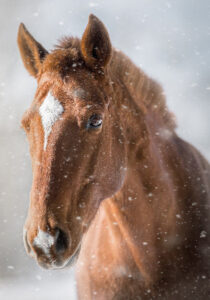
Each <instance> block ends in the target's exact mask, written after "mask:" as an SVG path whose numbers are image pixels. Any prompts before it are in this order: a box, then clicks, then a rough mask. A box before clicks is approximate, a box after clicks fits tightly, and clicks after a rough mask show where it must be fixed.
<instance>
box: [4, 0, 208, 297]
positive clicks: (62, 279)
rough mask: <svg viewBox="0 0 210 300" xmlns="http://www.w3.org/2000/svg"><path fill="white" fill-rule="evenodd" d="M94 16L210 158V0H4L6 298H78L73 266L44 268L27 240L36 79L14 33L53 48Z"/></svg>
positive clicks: (79, 31) (78, 33) (182, 131)
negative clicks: (27, 125)
mask: <svg viewBox="0 0 210 300" xmlns="http://www.w3.org/2000/svg"><path fill="white" fill-rule="evenodd" d="M90 13H94V14H95V15H96V16H98V17H99V18H101V19H102V21H103V22H104V23H105V25H106V27H107V28H108V31H109V33H110V36H111V40H112V44H113V45H114V46H115V47H117V48H119V49H121V50H123V51H124V52H125V53H126V54H127V55H128V56H129V57H131V58H132V60H133V61H134V62H135V63H136V64H137V65H139V66H140V67H142V68H143V69H144V70H145V71H146V72H147V73H148V74H149V75H150V76H152V77H154V78H155V79H157V80H158V81H159V82H160V83H161V84H162V85H163V87H164V89H165V92H166V95H167V101H168V105H169V107H170V109H171V110H172V111H173V112H174V113H175V114H176V116H177V121H178V124H179V128H178V130H177V131H178V133H179V134H180V135H181V136H182V137H184V138H185V139H186V140H188V141H190V142H191V143H193V144H194V145H195V146H196V147H197V148H198V149H199V150H200V151H201V152H202V153H203V154H204V155H205V156H206V157H207V158H208V159H210V121H209V117H210V18H209V16H210V1H209V0H202V1H197V0H185V1H183V0H172V1H166V0H159V1H155V0H150V1H148V0H98V1H97V0H96V1H93V2H90V1H85V0H83V1H82V0H77V1H75V0H36V1H33V0H18V1H17V0H0V20H1V21H0V22H1V26H0V104H1V106H0V300H3V299H4V300H10V299H11V300H13V299H15V300H25V299H27V300H36V299H39V300H48V299H51V300H59V299H62V300H67V299H71V300H74V299H76V296H75V281H74V274H73V271H72V269H65V270H61V271H53V272H52V271H44V270H41V269H40V268H39V267H38V266H36V264H35V261H33V260H32V259H30V258H28V257H27V256H26V254H25V251H24V248H23V244H22V227H23V224H24V219H25V217H26V213H27V208H28V203H29V191H30V185H31V166H30V159H29V154H28V145H27V142H26V138H25V135H24V133H23V132H22V131H21V130H20V128H19V123H20V119H21V115H22V114H23V112H24V111H25V109H26V108H27V107H28V106H29V104H30V102H31V101H32V98H33V96H34V93H35V89H36V82H35V80H34V79H33V78H32V77H30V76H29V75H28V74H27V72H26V70H25V69H24V67H23V64H22V61H21V59H20V56H19V52H18V49H17V45H16V36H17V29H18V25H19V23H20V22H24V23H25V24H26V26H27V27H28V29H29V31H30V32H31V33H32V34H33V35H34V37H35V38H36V39H37V40H38V41H39V42H41V43H42V44H43V45H44V47H45V48H46V49H49V50H50V49H52V47H53V45H54V44H55V43H56V40H57V39H58V38H59V37H61V36H62V35H68V34H70V35H76V36H79V37H81V35H82V33H83V30H84V28H85V26H86V24H87V21H88V15H89V14H90Z"/></svg>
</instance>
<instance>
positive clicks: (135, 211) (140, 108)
mask: <svg viewBox="0 0 210 300" xmlns="http://www.w3.org/2000/svg"><path fill="white" fill-rule="evenodd" d="M129 72H130V76H131V77H132V76H134V75H135V76H136V78H134V82H133V84H131V83H132V82H130V81H129V79H127V80H125V78H126V77H125V76H124V75H123V76H122V77H121V78H120V79H119V78H118V82H119V81H120V83H118V84H119V90H121V97H119V94H120V92H119V91H118V92H116V93H118V97H117V98H118V100H116V109H117V111H120V112H121V114H120V118H121V125H122V127H123V128H124V137H125V141H124V142H125V143H126V153H127V162H128V165H127V166H128V168H127V176H126V179H125V182H124V185H123V187H122V188H121V190H120V191H119V192H118V193H117V194H115V195H114V196H113V197H112V198H110V199H108V200H107V201H105V203H104V209H105V211H106V213H107V216H108V218H109V219H110V226H111V227H113V225H112V224H115V223H116V224H118V226H119V229H120V232H121V235H122V237H123V239H124V240H126V241H127V247H128V248H129V250H130V252H131V253H132V256H133V258H134V260H135V262H136V264H137V266H138V267H139V268H140V269H141V272H142V273H143V274H144V276H145V277H147V278H148V280H149V278H150V277H151V276H150V275H151V274H154V269H153V263H154V264H155V265H157V261H158V260H159V257H160V253H162V252H163V251H165V250H164V243H163V240H164V238H165V236H167V238H169V239H171V242H170V245H169V246H168V244H167V247H168V248H167V251H170V250H173V248H175V247H176V246H177V244H176V243H179V241H178V240H177V241H175V239H173V237H174V236H176V234H178V233H177V232H176V228H175V226H174V224H175V223H176V216H177V215H179V210H180V209H181V208H180V207H178V204H177V201H175V196H174V188H175V187H174V183H173V180H172V179H171V178H170V176H168V172H169V171H170V170H168V167H167V161H166V160H165V157H164V154H163V153H162V150H163V149H164V148H165V147H167V145H168V144H169V143H171V141H170V140H171V139H173V136H174V132H173V128H172V126H171V127H170V125H171V124H172V123H170V121H171V120H169V113H167V109H166V107H165V106H164V105H165V102H164V99H162V97H163V96H162V94H161V89H160V88H159V87H158V88H157V85H156V84H155V83H154V82H153V81H152V80H150V79H149V78H148V77H146V75H144V74H143V73H141V72H140V71H139V70H138V69H137V68H135V67H133V66H131V67H130V69H129ZM129 72H128V73H129ZM127 75H128V74H126V76H127ZM142 76H143V78H142ZM151 97H152V98H153V100H151V99H150V98H151ZM155 97H157V98H159V102H158V100H157V101H156V99H155ZM119 99H121V100H119ZM147 101H148V102H149V101H150V103H146V102H147ZM145 103H146V104H145ZM156 105H159V106H160V107H159V108H158V109H156V108H157V107H156ZM164 111H165V112H166V114H165V115H164V114H163V112H164ZM118 117H119V115H118ZM114 230H115V229H114ZM157 234H158V236H157ZM164 235H165V236H164ZM116 240H117V239H116ZM148 247H149V248H150V251H148V250H147V249H148ZM169 248H170V249H169Z"/></svg>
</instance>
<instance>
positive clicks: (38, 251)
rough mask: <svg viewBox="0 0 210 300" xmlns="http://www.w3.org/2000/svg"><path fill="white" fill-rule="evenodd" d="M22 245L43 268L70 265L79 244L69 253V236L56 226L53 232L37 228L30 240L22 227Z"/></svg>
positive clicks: (78, 248) (77, 252) (76, 253)
mask: <svg viewBox="0 0 210 300" xmlns="http://www.w3.org/2000/svg"><path fill="white" fill-rule="evenodd" d="M24 245H25V249H26V252H27V253H28V254H29V255H30V256H31V257H33V258H35V259H36V261H37V262H38V264H39V265H40V266H41V267H43V268H45V269H59V268H64V267H65V266H67V265H72V264H73V263H74V262H75V261H76V259H77V257H78V255H79V252H80V245H78V246H77V248H76V249H75V250H74V251H73V253H72V254H69V251H70V248H71V241H70V236H69V234H68V233H66V232H64V231H63V230H61V229H59V228H56V229H55V230H54V231H53V233H49V232H47V231H43V230H41V229H40V228H39V230H38V232H37V235H36V236H35V237H34V238H33V240H31V241H29V239H28V236H27V230H26V229H24ZM71 252H72V251H71Z"/></svg>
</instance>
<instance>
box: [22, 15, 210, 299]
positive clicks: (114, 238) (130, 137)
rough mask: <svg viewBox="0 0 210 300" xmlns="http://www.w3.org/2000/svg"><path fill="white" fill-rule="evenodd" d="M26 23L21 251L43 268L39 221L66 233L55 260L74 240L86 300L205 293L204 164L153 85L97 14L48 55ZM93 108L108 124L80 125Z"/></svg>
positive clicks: (207, 185) (209, 293) (209, 265)
mask: <svg viewBox="0 0 210 300" xmlns="http://www.w3.org/2000/svg"><path fill="white" fill-rule="evenodd" d="M21 26H22V25H21ZM24 30H26V29H25V28H24V27H23V26H22V27H21V28H20V31H19V37H18V43H19V48H20V52H21V56H22V58H23V61H24V64H25V66H26V68H27V70H28V71H29V72H30V73H31V74H32V75H33V76H35V77H37V80H38V89H37V93H36V96H35V99H34V101H33V103H32V105H31V107H30V109H29V110H28V111H27V112H26V114H25V115H24V117H23V120H22V124H23V127H24V128H25V130H26V132H27V136H28V139H29V143H30V151H31V157H32V165H33V185H32V190H31V203H30V209H29V215H28V218H27V221H26V225H25V228H26V230H27V236H26V247H27V250H28V252H30V251H31V249H32V250H33V251H34V252H35V253H36V255H37V257H36V259H37V261H38V262H39V263H40V264H41V265H43V266H45V267H46V266H48V267H50V262H49V259H48V258H47V257H46V255H44V253H43V252H42V251H40V250H39V249H37V248H36V247H35V246H34V245H33V239H34V237H35V236H36V234H37V231H38V228H41V229H42V230H45V231H48V232H49V233H51V234H54V232H55V229H56V228H60V229H62V230H63V231H64V232H65V233H66V235H67V236H68V241H69V240H70V242H69V244H68V247H67V249H66V251H65V252H64V253H62V255H60V256H59V255H58V254H57V253H56V251H55V249H51V254H52V255H53V258H54V261H55V262H56V261H59V260H61V261H63V260H65V259H67V258H69V257H71V256H73V254H74V253H75V250H76V249H77V247H78V245H79V243H81V251H80V255H79V259H78V262H77V281H78V296H79V299H82V300H85V299H88V300H90V299H100V300H105V299H106V300H107V299H109V300H111V299H113V300H118V299H119V300H123V299H125V300H128V299H129V300H135V299H170V300H171V299H172V300H173V299H202V300H206V299H208V297H210V262H209V257H210V239H209V225H210V224H209V221H210V218H209V208H210V203H209V198H210V167H209V164H208V162H207V161H206V160H205V159H204V158H203V157H202V156H201V154H200V153H199V152H198V151H197V150H196V149H195V148H194V147H193V146H191V145H189V144H188V143H186V142H184V141H183V140H181V139H180V138H179V137H178V136H177V135H176V133H175V131H174V129H175V123H174V119H173V116H172V115H171V114H170V113H169V111H168V109H167V107H166V104H165V98H164V95H163V92H162V89H161V88H160V86H159V85H158V84H157V83H156V82H155V81H153V80H151V79H150V78H148V76H147V75H145V74H144V73H143V72H142V71H141V70H139V69H138V68H137V67H136V66H135V65H134V64H133V63H132V62H131V61H130V60H129V59H128V58H127V57H126V56H125V55H124V54H122V53H121V52H118V51H116V50H114V49H112V48H111V43H110V40H109V36H108V33H107V31H106V29H105V27H104V25H103V24H102V23H101V21H99V20H98V19H97V18H96V17H95V16H92V15H91V16H90V18H89V23H88V26H87V28H86V30H85V33H84V35H83V37H82V40H81V42H80V40H79V39H74V38H65V39H63V40H62V41H61V43H60V45H58V46H57V47H56V49H55V50H53V51H52V52H51V53H50V54H46V55H45V57H44V60H43V59H42V58H41V57H38V56H37V53H38V49H40V44H38V43H37V42H36V41H35V40H34V39H33V38H31V36H30V35H29V34H28V33H27V32H25V31H24ZM28 39H29V40H28ZM94 48H95V50H94V51H93V49H94ZM41 49H44V48H41ZM28 53H30V56H31V58H32V59H30V61H28ZM45 53H46V52H45ZM28 64H29V65H28ZM35 70H36V71H35ZM81 88H82V90H81ZM49 89H50V90H51V91H52V93H53V94H54V96H55V97H56V98H57V99H59V101H60V102H61V103H62V105H63V106H64V108H65V111H64V113H63V115H62V119H61V120H59V121H57V122H56V124H55V125H54V126H53V131H52V133H51V134H50V137H49V141H48V146H47V149H46V151H44V150H43V140H44V138H43V128H42V125H41V119H40V116H39V113H38V108H39V106H40V104H41V103H42V101H43V100H44V98H45V96H46V94H47V93H48V91H49ZM87 105H89V106H88V107H87ZM95 113H97V114H100V115H101V116H103V126H102V128H99V129H97V130H94V131H91V130H87V129H86V128H85V124H87V120H88V118H89V117H90V116H91V115H93V114H95ZM78 216H79V217H78Z"/></svg>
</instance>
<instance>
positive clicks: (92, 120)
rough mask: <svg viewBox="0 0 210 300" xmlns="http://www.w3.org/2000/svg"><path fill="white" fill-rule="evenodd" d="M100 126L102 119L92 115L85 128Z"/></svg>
mask: <svg viewBox="0 0 210 300" xmlns="http://www.w3.org/2000/svg"><path fill="white" fill-rule="evenodd" d="M101 125H102V117H101V116H100V115H97V114H94V115H92V116H91V117H90V119H89V120H88V124H87V128H99V127H101Z"/></svg>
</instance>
